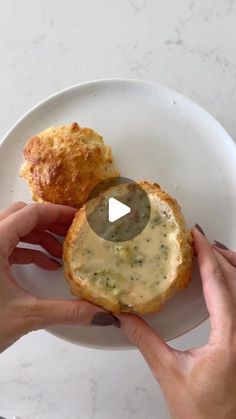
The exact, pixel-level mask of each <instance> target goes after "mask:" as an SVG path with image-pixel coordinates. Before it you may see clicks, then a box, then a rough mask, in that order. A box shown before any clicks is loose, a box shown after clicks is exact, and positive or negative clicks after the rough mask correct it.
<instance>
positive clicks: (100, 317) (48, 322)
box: [31, 299, 120, 330]
mask: <svg viewBox="0 0 236 419" xmlns="http://www.w3.org/2000/svg"><path fill="white" fill-rule="evenodd" d="M34 312H35V315H34V316H33V319H34V320H33V324H32V327H31V329H32V330H35V329H43V328H45V327H48V326H53V325H59V324H68V325H81V326H90V325H97V326H110V325H113V326H116V327H119V326H120V322H119V320H118V319H117V318H116V317H115V316H113V315H112V314H111V313H107V312H105V311H104V310H103V309H102V308H100V307H98V306H95V305H93V304H91V303H89V302H87V301H84V300H43V299H42V300H41V299H37V303H36V307H35V310H34Z"/></svg>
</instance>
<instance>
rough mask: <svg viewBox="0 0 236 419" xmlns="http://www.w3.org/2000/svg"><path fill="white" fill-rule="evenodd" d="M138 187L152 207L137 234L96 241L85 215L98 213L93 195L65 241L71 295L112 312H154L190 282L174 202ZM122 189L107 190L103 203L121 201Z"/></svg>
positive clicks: (184, 234) (188, 254)
mask: <svg viewBox="0 0 236 419" xmlns="http://www.w3.org/2000/svg"><path fill="white" fill-rule="evenodd" d="M139 185H140V186H141V187H142V188H143V190H144V191H145V192H146V194H147V195H148V198H149V201H150V208H151V212H150V218H149V221H148V223H147V225H146V227H145V228H144V229H143V231H142V232H141V233H140V234H139V235H137V236H136V237H134V238H133V239H132V240H128V241H125V242H115V241H108V240H104V239H103V238H102V237H99V236H98V235H97V234H96V233H95V232H94V231H93V229H92V228H91V227H90V225H89V223H88V214H89V213H93V211H97V210H98V209H99V205H100V202H101V196H97V197H95V198H93V199H91V200H90V201H88V203H87V204H86V205H84V206H83V207H82V208H81V209H79V211H78V212H77V214H76V216H75V219H74V221H73V223H72V225H71V227H70V229H69V231H68V234H67V236H66V239H65V242H64V249H63V253H64V255H63V258H64V268H65V277H66V280H67V281H68V284H69V286H70V289H71V292H72V294H73V295H75V296H78V297H81V298H84V299H87V300H89V301H91V302H92V303H94V304H97V305H99V306H101V307H103V308H105V309H106V310H108V311H111V312H113V313H121V312H136V313H140V314H149V313H154V312H157V311H159V310H160V309H161V307H162V305H163V304H164V303H165V301H167V300H168V299H169V298H170V297H171V296H172V295H174V293H175V292H176V291H177V290H180V289H183V288H185V287H187V285H188V284H189V281H190V279H191V271H192V261H193V248H192V235H191V233H190V231H188V229H187V228H186V224H185V221H184V217H183V215H182V213H181V210H180V207H179V205H178V203H177V202H176V200H175V199H174V198H172V197H171V196H170V195H169V194H167V193H166V192H165V191H163V190H162V189H161V188H160V186H159V185H158V184H156V183H154V184H151V183H149V182H146V181H142V182H139ZM115 188H116V189H115ZM125 188H127V185H120V186H117V187H113V188H110V189H108V190H106V191H104V192H103V193H102V195H103V196H102V199H109V197H110V196H115V197H116V198H119V196H121V195H122V193H124V189H125Z"/></svg>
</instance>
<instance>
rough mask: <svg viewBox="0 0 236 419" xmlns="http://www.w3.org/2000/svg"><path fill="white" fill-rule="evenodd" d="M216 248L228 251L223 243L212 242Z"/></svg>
mask: <svg viewBox="0 0 236 419" xmlns="http://www.w3.org/2000/svg"><path fill="white" fill-rule="evenodd" d="M213 244H214V245H215V246H216V247H219V249H223V250H229V248H228V247H227V246H225V245H224V244H223V243H221V242H218V241H217V240H214V243H213Z"/></svg>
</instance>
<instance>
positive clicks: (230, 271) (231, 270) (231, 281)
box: [214, 249, 236, 305]
mask: <svg viewBox="0 0 236 419" xmlns="http://www.w3.org/2000/svg"><path fill="white" fill-rule="evenodd" d="M214 253H215V256H216V259H217V261H218V264H219V266H220V269H221V272H222V273H223V275H224V279H225V283H226V285H227V287H228V289H229V292H230V294H231V296H232V297H233V302H234V304H235V305H236V269H235V267H234V266H233V265H231V263H230V262H228V260H227V259H225V257H224V256H223V255H222V254H221V253H220V252H218V249H217V250H214Z"/></svg>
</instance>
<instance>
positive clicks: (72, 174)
mask: <svg viewBox="0 0 236 419" xmlns="http://www.w3.org/2000/svg"><path fill="white" fill-rule="evenodd" d="M23 155H24V158H25V162H24V163H23V165H22V167H21V171H20V174H21V176H22V177H24V178H25V179H26V180H27V181H28V183H29V186H30V189H31V192H32V197H33V199H34V200H35V201H37V202H52V203H56V204H65V205H71V206H75V207H80V206H81V205H82V204H83V203H84V202H85V201H86V199H87V198H88V195H89V192H90V191H91V189H92V188H93V187H94V186H95V185H96V184H97V183H98V182H100V181H101V180H103V179H107V178H111V177H116V176H119V172H118V171H117V169H116V168H115V166H114V164H113V158H112V153H111V148H110V147H109V146H107V145H106V144H105V143H104V141H103V138H102V137H101V136H100V135H99V134H97V133H96V132H95V131H93V130H92V129H90V128H82V127H80V126H79V125H78V124H77V123H76V122H74V123H72V124H70V125H65V126H59V127H50V128H48V129H46V130H45V131H42V132H40V133H39V134H37V135H36V136H34V137H32V138H30V139H29V140H28V142H27V144H26V146H25V148H24V151H23Z"/></svg>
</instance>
